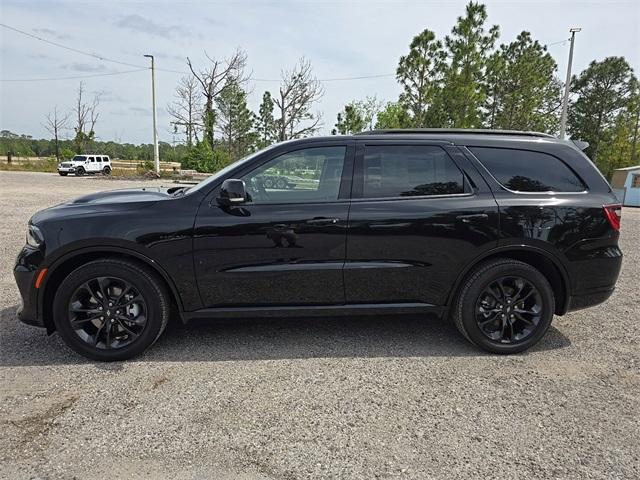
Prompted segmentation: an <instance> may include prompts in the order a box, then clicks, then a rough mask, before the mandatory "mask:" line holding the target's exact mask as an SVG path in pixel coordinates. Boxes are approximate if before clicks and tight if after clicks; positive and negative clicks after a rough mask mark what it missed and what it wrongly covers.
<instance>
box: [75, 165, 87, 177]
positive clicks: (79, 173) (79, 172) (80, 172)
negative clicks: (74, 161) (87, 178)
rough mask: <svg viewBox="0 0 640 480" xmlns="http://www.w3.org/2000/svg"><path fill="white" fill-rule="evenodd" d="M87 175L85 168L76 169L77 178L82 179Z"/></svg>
mask: <svg viewBox="0 0 640 480" xmlns="http://www.w3.org/2000/svg"><path fill="white" fill-rule="evenodd" d="M84 174H85V171H84V168H82V167H78V168H76V177H81V176H83V175H84Z"/></svg>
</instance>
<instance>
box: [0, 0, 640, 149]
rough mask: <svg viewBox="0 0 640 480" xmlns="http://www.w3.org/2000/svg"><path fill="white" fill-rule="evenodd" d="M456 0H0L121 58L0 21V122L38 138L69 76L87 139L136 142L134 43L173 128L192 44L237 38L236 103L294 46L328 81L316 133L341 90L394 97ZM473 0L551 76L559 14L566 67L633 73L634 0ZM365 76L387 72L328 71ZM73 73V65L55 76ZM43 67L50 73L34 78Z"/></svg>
mask: <svg viewBox="0 0 640 480" xmlns="http://www.w3.org/2000/svg"><path fill="white" fill-rule="evenodd" d="M465 3H466V2H464V1H429V0H422V1H419V0H414V1H409V0H406V1H403V0H398V1H393V0H383V1H377V0H369V1H360V0H344V1H332V0H325V1H317V0H309V1H304V0H298V1H294V0H289V1H284V0H283V1H275V0H254V1H239V0H238V1H231V0H228V1H204V0H203V1H187V2H184V1H179V0H178V1H167V2H164V1H122V0H110V1H109V0H102V1H65V0H58V1H37V0H22V1H12V0H0V23H2V24H5V25H8V26H10V27H13V28H16V29H19V30H23V31H25V32H28V33H30V34H32V35H36V36H38V37H41V38H44V39H46V40H50V41H52V42H56V43H59V44H62V45H64V46H67V47H70V48H73V49H78V50H82V51H85V52H89V53H93V54H95V55H97V56H100V57H102V58H108V59H112V60H116V61H118V62H122V63H126V64H129V65H123V64H121V63H113V62H107V61H102V60H100V59H98V58H94V57H91V56H87V55H82V54H80V53H77V52H73V51H70V50H66V49H63V48H59V47H56V46H53V45H50V44H47V43H44V42H42V41H39V40H36V39H34V38H31V37H28V36H25V35H22V34H20V33H17V32H15V31H13V30H10V29H7V28H5V27H2V26H0V57H1V58H0V66H1V68H0V129H2V130H10V131H12V132H14V133H20V134H28V135H32V136H34V137H36V138H48V137H49V135H48V134H47V132H46V130H45V128H44V126H43V123H44V117H45V115H46V114H47V112H49V111H52V110H53V108H54V107H57V108H58V110H59V111H60V110H61V111H70V110H71V109H72V106H73V103H74V101H75V95H76V91H77V88H78V84H79V82H80V81H81V80H82V81H83V82H84V84H85V90H86V91H87V92H89V94H91V95H93V94H99V95H100V106H99V113H100V117H99V119H98V123H97V125H96V134H97V138H98V139H100V140H104V141H107V140H116V141H120V142H131V143H150V142H152V131H153V127H152V113H151V74H150V71H149V70H148V69H144V68H145V67H148V65H149V60H148V59H147V58H144V57H143V55H144V54H152V55H154V56H155V58H156V67H157V68H158V71H157V72H156V95H157V107H158V133H159V137H160V140H162V141H166V142H174V141H180V140H181V138H180V137H179V136H175V135H174V134H173V132H172V128H171V126H170V117H169V115H168V113H167V111H166V107H167V104H169V103H170V102H171V101H173V99H174V90H175V87H176V84H177V82H178V80H179V79H180V77H181V76H182V75H183V73H181V72H184V74H186V73H187V72H188V68H187V66H186V61H185V60H186V57H189V58H190V59H191V60H192V62H193V63H194V65H196V66H198V65H201V66H203V67H204V66H205V64H206V61H207V60H206V56H205V52H206V53H207V54H208V55H209V56H210V57H213V58H224V57H225V56H229V55H230V54H231V53H232V52H233V51H234V50H235V49H236V48H238V47H239V48H242V49H244V50H245V51H246V52H247V55H248V71H249V73H251V75H252V77H253V80H252V81H251V82H249V84H248V89H249V91H250V94H249V107H250V108H252V109H254V110H257V108H258V105H259V103H260V100H261V97H262V94H263V92H264V91H265V90H271V91H273V92H276V91H277V89H278V85H279V81H278V79H279V78H280V76H281V72H282V70H283V69H285V70H286V69H291V68H292V67H293V66H294V65H295V64H296V62H297V61H298V59H299V58H300V57H303V56H304V57H306V58H307V59H308V60H310V62H311V63H312V65H313V69H314V73H315V75H316V76H317V78H319V79H321V80H325V79H326V80H328V81H324V82H323V86H324V88H325V94H324V97H323V98H322V100H321V101H320V102H319V104H318V105H317V106H316V107H315V108H314V110H315V111H319V112H321V113H322V114H323V127H322V129H321V133H325V134H326V133H329V132H330V130H331V128H332V127H333V125H334V123H335V121H336V114H337V113H338V112H339V111H340V110H341V109H342V108H343V106H344V105H345V103H347V102H349V101H351V100H354V99H363V98H364V97H366V96H373V95H375V96H376V97H377V98H378V99H379V100H381V101H391V100H396V99H397V97H398V94H399V93H400V88H399V86H398V84H397V82H396V80H395V78H394V76H393V74H394V72H395V69H396V66H397V62H398V59H399V58H400V56H401V55H404V54H406V53H407V51H408V45H409V43H410V41H411V39H412V38H413V36H414V35H416V34H418V33H419V32H421V31H422V30H423V29H425V28H429V29H431V30H433V31H435V32H436V34H437V35H438V37H439V38H444V36H445V35H447V34H448V33H449V32H450V30H451V27H452V26H453V25H454V23H455V21H456V18H457V17H458V16H460V15H462V14H463V13H464V6H465ZM483 3H485V5H486V6H487V11H488V15H489V18H488V24H490V25H493V24H496V25H499V26H500V38H499V43H509V42H511V41H512V40H514V39H515V37H516V36H517V34H518V33H519V32H521V31H522V30H527V31H529V32H531V33H532V36H533V38H535V39H537V40H538V41H540V42H541V43H543V44H547V45H549V52H550V53H551V54H552V55H553V57H554V58H555V60H556V62H557V63H558V66H559V69H558V76H559V77H560V78H561V79H563V80H564V77H565V75H566V65H567V58H568V51H569V44H568V42H566V39H567V38H568V37H569V32H568V31H569V28H571V27H581V28H582V31H581V32H580V33H578V34H577V36H576V45H575V53H574V63H573V72H574V73H577V72H580V71H581V70H583V69H584V68H585V67H587V66H588V64H589V63H590V62H591V61H592V60H602V59H604V58H606V57H608V56H624V57H626V59H627V61H629V63H630V64H631V66H632V67H633V69H634V70H635V72H636V74H637V75H639V76H640V0H627V1H605V0H600V1H550V0H535V1H518V0H512V1H485V2H483ZM132 70H136V71H132ZM166 70H173V72H170V71H166ZM121 72H129V73H121ZM112 73H114V75H103V74H112ZM95 75H102V76H95ZM374 75H388V76H384V77H377V78H368V79H355V80H340V81H335V80H334V81H331V79H336V78H345V77H362V76H374ZM81 76H82V77H84V76H86V78H83V79H79V78H71V79H69V78H66V77H81ZM51 78H53V79H55V80H48V81H45V80H42V79H51ZM9 80H10V81H9ZM13 80H18V81H13ZM27 80H29V81H27ZM32 80H33V81H32ZM66 136H71V132H66Z"/></svg>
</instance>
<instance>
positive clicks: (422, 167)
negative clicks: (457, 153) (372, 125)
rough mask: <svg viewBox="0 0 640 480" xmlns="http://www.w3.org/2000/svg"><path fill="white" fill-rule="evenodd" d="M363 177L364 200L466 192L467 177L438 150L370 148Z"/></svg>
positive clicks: (363, 166)
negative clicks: (465, 178) (465, 180)
mask: <svg viewBox="0 0 640 480" xmlns="http://www.w3.org/2000/svg"><path fill="white" fill-rule="evenodd" d="M362 174H363V189H362V193H363V197H364V198H392V197H414V196H424V195H452V194H460V193H464V192H465V187H464V184H465V182H464V175H463V174H462V172H461V171H460V169H459V168H458V167H457V166H456V164H455V163H453V160H451V158H450V157H449V156H448V155H447V153H446V152H445V151H444V150H443V149H442V148H440V147H436V146H429V145H411V146H409V145H407V146H404V145H368V146H366V147H365V152H364V159H363V165H362Z"/></svg>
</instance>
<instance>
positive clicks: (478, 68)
mask: <svg viewBox="0 0 640 480" xmlns="http://www.w3.org/2000/svg"><path fill="white" fill-rule="evenodd" d="M499 37H500V29H499V27H498V26H497V25H490V24H489V23H488V14H487V10H486V7H485V6H484V5H482V4H480V3H475V2H473V1H472V2H469V3H468V4H467V5H466V7H465V11H464V13H463V15H462V16H460V17H458V19H457V21H456V23H455V24H454V25H453V27H452V29H451V32H450V34H448V35H446V36H445V37H444V38H442V39H441V38H438V37H437V35H436V34H435V33H434V32H433V31H431V30H429V29H425V30H423V31H422V32H420V33H418V34H417V35H416V36H415V37H413V39H412V40H411V42H410V44H409V48H408V51H407V53H406V54H405V55H403V56H401V57H400V59H399V61H398V66H397V69H396V79H397V81H398V83H399V85H400V87H401V93H400V95H399V97H398V98H397V99H392V100H387V101H381V100H379V99H378V98H377V97H376V96H375V95H370V96H366V97H365V98H361V99H354V100H353V101H351V102H349V103H347V104H346V105H344V107H343V109H342V110H341V111H340V112H339V113H338V115H337V118H336V122H335V126H334V128H333V129H332V133H333V134H353V133H358V132H361V131H364V130H369V129H373V128H379V129H380V128H382V129H385V128H426V127H429V128H490V129H513V130H534V131H540V132H546V133H551V134H557V133H558V130H559V119H560V110H561V103H562V90H563V82H562V81H561V80H560V79H559V78H558V65H557V64H556V62H555V60H554V59H553V57H552V56H551V55H550V54H549V52H548V50H547V46H546V45H544V44H542V43H540V42H539V41H538V40H536V39H534V38H533V37H532V35H531V34H530V33H529V32H526V31H523V32H521V33H520V34H519V35H518V36H517V37H516V38H515V39H514V40H513V41H511V42H510V43H501V44H499V45H498V40H499ZM247 62H248V59H247V54H246V53H245V52H244V51H243V50H240V49H239V50H237V51H235V52H234V53H233V54H232V55H231V56H230V57H228V58H213V57H210V56H209V55H206V60H205V61H204V62H203V63H202V64H199V65H198V64H195V62H192V60H191V59H190V58H187V59H186V65H187V67H188V69H189V74H188V75H187V76H185V77H183V78H181V79H180V81H179V83H178V85H177V87H176V89H175V97H174V100H173V101H171V102H170V103H169V104H168V105H167V111H168V113H169V115H170V117H171V128H172V130H173V132H174V135H178V136H179V137H180V138H181V143H180V144H179V145H177V146H176V145H174V146H171V145H169V144H168V143H164V142H161V144H160V156H161V158H162V159H163V160H171V161H180V162H182V165H183V168H195V169H197V170H199V171H203V172H213V171H216V170H218V169H220V168H222V167H223V166H225V165H227V164H228V163H230V162H232V161H234V160H236V159H238V158H240V157H242V156H244V155H246V154H248V153H251V152H253V151H256V150H258V149H260V148H263V147H266V146H268V145H270V144H272V143H275V142H278V141H284V140H288V139H293V138H301V137H305V136H311V135H314V134H316V133H317V132H318V131H319V129H320V128H321V127H322V126H323V125H322V115H321V113H319V112H317V111H316V107H317V105H318V103H319V101H320V100H321V98H322V96H323V94H324V89H323V86H322V83H321V82H320V81H319V80H318V79H317V77H316V76H315V75H314V73H313V68H312V65H311V63H310V62H309V61H308V60H307V59H305V58H302V59H300V60H299V61H298V63H297V64H296V65H294V66H293V67H292V68H291V69H289V70H284V71H283V72H282V74H281V80H280V84H279V86H278V87H277V88H275V89H273V90H272V91H265V92H264V93H263V95H262V101H261V103H260V105H259V107H258V109H257V111H251V110H250V109H249V107H248V105H247V96H248V93H249V91H248V85H249V83H250V80H251V78H250V75H249V74H248V73H247ZM639 85H640V84H639V82H638V80H637V79H636V77H635V74H634V72H633V69H632V68H631V66H630V65H629V63H628V62H627V61H626V60H625V59H624V58H623V57H608V58H605V59H603V60H594V61H592V62H591V63H590V64H589V66H588V67H587V68H586V69H585V70H584V71H582V72H580V73H579V74H577V75H574V76H573V78H572V79H571V84H570V92H571V96H570V104H569V116H568V125H567V127H568V132H569V134H570V135H571V137H572V138H575V139H579V140H583V141H586V142H588V143H589V147H588V148H587V149H586V153H587V154H588V155H589V156H590V158H591V159H592V160H593V161H594V162H595V163H596V165H597V166H598V167H599V168H600V170H601V171H602V172H603V173H604V174H605V175H606V176H607V177H610V176H611V174H612V172H613V170H614V169H615V168H619V167H624V166H628V165H631V164H635V163H637V159H638V153H639V152H638V151H639V147H640V146H639V145H638V133H639V115H640V86H639ZM99 103H100V98H99V96H94V97H93V98H91V99H87V98H86V94H85V92H84V89H83V85H82V83H81V84H80V87H79V89H78V92H77V96H76V102H75V104H74V107H73V109H72V112H71V113H69V114H66V115H60V114H59V113H58V111H57V109H54V110H53V112H51V113H49V114H48V115H47V116H46V119H45V124H44V125H45V127H46V128H47V130H48V131H49V132H50V134H51V135H52V137H53V140H52V141H47V140H33V139H31V138H28V137H24V136H19V135H14V134H11V132H6V131H5V132H2V133H1V134H0V145H1V146H0V148H2V151H7V149H8V148H9V143H11V148H14V152H15V153H16V154H20V152H19V151H18V150H17V149H19V148H22V150H24V151H26V150H30V151H31V152H33V153H34V154H36V155H53V154H55V155H56V156H58V155H62V156H65V155H69V154H71V153H86V152H87V151H88V149H90V150H93V151H96V152H97V151H98V150H99V153H105V154H108V155H110V156H112V157H114V158H130V159H138V160H150V159H151V158H152V156H153V154H152V147H151V145H149V144H146V145H138V146H136V145H131V144H120V143H117V142H99V141H97V140H96V137H95V126H96V122H97V120H98V118H99V114H98V111H97V110H98V106H99ZM65 129H71V130H72V132H73V138H72V139H71V140H64V141H62V140H60V139H59V136H60V132H61V131H62V130H65ZM9 134H10V135H9ZM25 154H28V153H25Z"/></svg>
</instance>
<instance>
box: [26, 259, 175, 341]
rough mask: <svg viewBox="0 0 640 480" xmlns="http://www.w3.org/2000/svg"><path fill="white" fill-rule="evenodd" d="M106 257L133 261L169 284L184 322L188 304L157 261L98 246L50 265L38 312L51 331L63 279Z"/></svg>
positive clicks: (172, 298) (48, 330)
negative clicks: (53, 312) (58, 292)
mask: <svg viewBox="0 0 640 480" xmlns="http://www.w3.org/2000/svg"><path fill="white" fill-rule="evenodd" d="M103 258H118V259H126V260H130V261H132V262H134V263H136V264H138V265H140V266H141V267H143V268H146V269H147V270H149V271H150V272H151V273H153V274H155V275H156V276H157V277H158V278H159V279H160V280H161V281H162V282H163V283H164V284H165V286H166V287H167V290H168V291H169V293H170V295H171V298H170V300H171V304H172V308H173V309H175V311H176V312H177V313H178V315H179V316H180V319H181V320H182V321H183V322H184V318H183V315H182V312H183V311H184V307H183V305H182V299H181V297H180V295H179V293H178V290H177V288H176V286H175V284H174V282H173V280H172V279H171V277H170V276H169V275H168V274H167V272H166V271H165V270H164V269H163V268H162V267H161V266H160V265H159V264H158V263H157V262H156V261H154V260H153V259H151V258H149V257H147V256H145V255H143V254H141V253H139V252H136V251H134V250H129V249H126V248H122V247H109V248H106V247H95V248H83V249H80V250H75V251H74V252H72V253H69V254H67V255H64V256H63V257H61V258H59V259H57V260H56V261H55V262H54V263H53V264H52V265H51V266H49V267H48V272H47V275H46V277H45V282H44V283H43V285H42V291H41V294H40V295H39V299H38V311H39V312H42V313H41V316H42V321H43V323H44V325H45V327H46V328H47V332H48V333H52V332H53V331H54V330H55V326H54V324H53V318H52V315H51V312H52V306H53V299H54V296H55V293H56V291H57V289H58V286H59V285H60V282H61V281H62V280H63V279H64V278H65V277H66V276H67V275H69V274H70V273H71V272H72V271H73V270H75V269H76V268H78V267H80V266H81V265H84V264H85V263H88V262H91V261H93V260H98V259H103Z"/></svg>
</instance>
